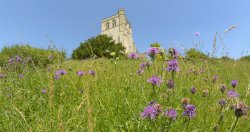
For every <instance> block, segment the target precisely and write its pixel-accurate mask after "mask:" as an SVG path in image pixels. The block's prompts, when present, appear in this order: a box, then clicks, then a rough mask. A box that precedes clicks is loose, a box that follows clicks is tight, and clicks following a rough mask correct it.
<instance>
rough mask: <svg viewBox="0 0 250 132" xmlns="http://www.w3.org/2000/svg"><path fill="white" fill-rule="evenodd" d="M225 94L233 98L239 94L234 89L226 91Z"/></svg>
mask: <svg viewBox="0 0 250 132" xmlns="http://www.w3.org/2000/svg"><path fill="white" fill-rule="evenodd" d="M227 95H228V96H229V97H231V98H235V97H237V96H239V94H238V93H236V92H235V91H234V90H230V91H228V92H227Z"/></svg>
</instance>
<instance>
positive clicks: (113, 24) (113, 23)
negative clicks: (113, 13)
mask: <svg viewBox="0 0 250 132" xmlns="http://www.w3.org/2000/svg"><path fill="white" fill-rule="evenodd" d="M112 26H113V27H115V26H116V21H115V19H113V20H112Z"/></svg>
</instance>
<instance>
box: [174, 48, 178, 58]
mask: <svg viewBox="0 0 250 132" xmlns="http://www.w3.org/2000/svg"><path fill="white" fill-rule="evenodd" d="M173 53H174V58H175V59H177V58H178V55H179V54H178V52H177V51H176V49H173Z"/></svg>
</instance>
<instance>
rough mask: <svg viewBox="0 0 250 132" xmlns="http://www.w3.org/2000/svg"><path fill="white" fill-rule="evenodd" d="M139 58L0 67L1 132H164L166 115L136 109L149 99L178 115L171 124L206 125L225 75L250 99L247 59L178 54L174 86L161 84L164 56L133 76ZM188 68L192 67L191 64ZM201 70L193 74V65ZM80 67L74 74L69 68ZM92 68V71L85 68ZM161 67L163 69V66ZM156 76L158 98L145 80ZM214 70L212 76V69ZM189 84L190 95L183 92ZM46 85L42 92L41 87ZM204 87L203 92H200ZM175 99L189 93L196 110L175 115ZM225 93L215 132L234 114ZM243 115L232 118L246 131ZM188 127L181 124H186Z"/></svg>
mask: <svg viewBox="0 0 250 132" xmlns="http://www.w3.org/2000/svg"><path fill="white" fill-rule="evenodd" d="M142 62H145V60H143V59H139V60H118V61H116V63H112V62H111V61H110V60H107V59H93V60H87V61H74V60H69V61H66V62H64V63H62V64H61V65H53V66H51V67H50V68H52V70H47V69H43V68H38V69H28V70H26V71H25V72H24V73H23V74H24V78H18V74H19V73H17V72H15V71H12V72H4V71H0V73H1V72H2V73H4V74H6V75H7V76H6V77H5V78H2V79H0V98H1V101H0V130H1V131H164V130H167V128H168V119H167V117H165V116H159V117H157V118H156V119H154V120H151V119H142V118H141V116H140V113H141V112H142V111H143V109H144V108H145V106H147V105H148V103H149V102H150V101H152V100H155V101H157V102H158V103H159V104H161V105H162V109H163V110H165V109H167V108H175V109H176V110H177V113H178V114H177V119H176V120H173V121H172V122H171V124H170V125H171V131H213V129H214V127H215V126H216V124H217V123H218V119H219V118H220V116H221V107H220V106H219V104H218V101H219V100H220V99H222V98H225V99H228V97H227V95H226V93H224V94H222V93H221V92H220V86H221V84H226V85H227V87H228V88H227V90H229V89H232V88H231V86H230V82H231V80H233V79H237V80H238V81H239V85H238V86H237V87H236V88H235V90H236V91H237V92H238V93H239V94H240V96H239V100H241V101H244V102H245V103H246V104H250V98H249V95H248V94H247V93H249V84H250V77H249V76H250V63H249V62H238V61H221V60H217V61H213V62H210V61H195V62H184V61H179V66H180V71H179V72H177V73H176V74H175V88H174V89H175V91H174V93H173V92H172V91H171V90H170V89H168V88H167V84H166V83H167V80H169V79H171V78H172V73H171V72H168V71H166V70H165V69H162V68H163V67H167V64H165V63H164V62H157V61H156V62H154V63H153V65H152V66H150V68H149V69H148V70H145V71H144V73H142V75H140V76H139V75H137V73H136V71H137V70H138V69H139V68H140V67H139V65H140V63H142ZM191 68H192V70H190V69H191ZM201 68H202V69H204V73H199V71H200V69H201ZM58 69H64V70H66V71H67V74H65V75H63V76H61V78H59V79H58V80H55V79H54V78H53V77H54V75H55V71H56V70H58ZM78 70H83V71H85V72H86V74H85V75H84V76H83V77H79V76H78V75H77V74H76V71H78ZM88 70H94V71H95V72H96V74H95V76H92V75H89V74H87V72H88ZM162 70H163V72H162ZM153 75H156V76H159V77H162V79H163V81H164V82H163V85H161V86H160V87H159V88H158V87H155V90H156V93H157V98H154V97H153V96H151V93H152V86H151V84H150V83H147V79H149V78H150V77H151V76H153ZM215 75H217V76H219V79H218V80H217V81H216V82H215V83H214V82H213V81H212V80H213V76H215ZM193 86H194V87H196V89H197V92H196V94H192V93H191V92H190V89H191V87H193ZM42 89H45V90H46V91H47V92H45V93H44V92H42V91H41V90H42ZM204 89H207V90H208V91H209V95H208V96H207V97H204V96H202V95H203V94H202V91H203V90H204ZM182 98H190V99H191V100H190V103H191V104H194V105H195V106H196V110H197V111H196V112H197V115H196V117H194V118H192V119H191V120H190V122H187V118H185V117H184V116H182V112H183V109H182V104H181V102H180V100H181V99H182ZM233 103H235V101H234V100H229V101H228V104H227V106H226V107H225V109H224V110H223V115H224V117H223V120H222V122H221V124H220V127H219V130H220V131H228V130H229V129H230V128H231V124H232V123H233V122H234V121H235V116H234V111H233V110H231V109H230V105H232V104H233ZM249 121H250V120H249V117H247V116H244V117H242V118H239V121H238V122H237V126H236V128H235V131H248V130H250V126H249ZM187 126H188V127H187Z"/></svg>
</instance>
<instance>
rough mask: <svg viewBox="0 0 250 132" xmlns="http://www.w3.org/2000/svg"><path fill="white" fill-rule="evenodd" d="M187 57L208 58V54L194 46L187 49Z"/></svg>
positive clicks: (193, 58) (195, 58)
mask: <svg viewBox="0 0 250 132" xmlns="http://www.w3.org/2000/svg"><path fill="white" fill-rule="evenodd" d="M185 57H186V58H187V59H191V60H197V59H208V56H207V55H206V54H204V53H203V52H201V51H199V50H196V49H194V48H191V49H189V50H188V51H186V56H185Z"/></svg>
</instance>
